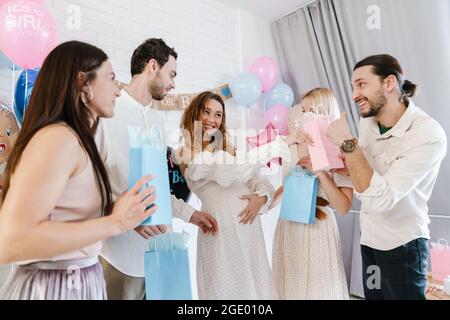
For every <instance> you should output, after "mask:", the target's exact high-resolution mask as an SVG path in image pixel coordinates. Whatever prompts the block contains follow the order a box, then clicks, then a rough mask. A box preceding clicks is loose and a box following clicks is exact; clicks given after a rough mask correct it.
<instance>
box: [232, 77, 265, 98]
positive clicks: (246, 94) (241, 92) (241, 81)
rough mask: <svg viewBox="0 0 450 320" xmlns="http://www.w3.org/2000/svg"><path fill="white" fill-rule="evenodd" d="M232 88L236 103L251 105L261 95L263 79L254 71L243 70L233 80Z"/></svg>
mask: <svg viewBox="0 0 450 320" xmlns="http://www.w3.org/2000/svg"><path fill="white" fill-rule="evenodd" d="M230 90H231V93H232V94H233V99H234V101H236V103H238V104H240V105H243V106H247V107H249V106H251V105H252V104H254V103H255V102H256V101H258V98H259V96H260V95H261V91H262V85H261V80H259V78H258V77H257V76H256V75H255V74H253V73H248V72H242V73H239V74H238V75H237V76H235V77H234V78H233V79H232V80H231V82H230Z"/></svg>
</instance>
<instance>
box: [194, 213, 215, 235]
mask: <svg viewBox="0 0 450 320" xmlns="http://www.w3.org/2000/svg"><path fill="white" fill-rule="evenodd" d="M189 223H192V224H194V225H196V226H197V227H199V228H200V229H202V231H203V233H212V235H215V234H216V233H217V231H218V230H219V226H218V224H217V221H216V219H214V217H213V216H212V215H210V214H209V213H207V212H203V211H195V212H194V213H193V214H192V216H191V220H189Z"/></svg>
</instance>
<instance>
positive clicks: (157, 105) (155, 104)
mask: <svg viewBox="0 0 450 320" xmlns="http://www.w3.org/2000/svg"><path fill="white" fill-rule="evenodd" d="M121 86H122V88H126V84H124V83H122V84H121ZM209 91H211V92H214V93H215V94H217V95H219V96H220V97H221V98H222V99H223V100H224V101H226V100H228V99H230V98H231V91H230V87H229V86H228V84H224V85H221V86H219V87H217V88H214V89H211V90H209ZM197 95H198V93H185V94H168V95H167V96H166V97H165V98H164V99H163V100H161V101H156V100H152V102H151V103H150V107H151V108H152V109H156V110H185V109H186V108H187V107H188V106H189V104H190V103H191V101H192V99H194V98H195V97H196V96H197Z"/></svg>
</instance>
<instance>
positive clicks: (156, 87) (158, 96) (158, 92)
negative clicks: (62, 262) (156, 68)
mask: <svg viewBox="0 0 450 320" xmlns="http://www.w3.org/2000/svg"><path fill="white" fill-rule="evenodd" d="M150 94H151V95H152V98H153V99H155V100H157V101H161V100H163V99H164V98H165V96H166V93H165V87H164V84H163V81H162V80H161V76H160V74H159V72H158V74H157V76H156V78H155V81H153V82H152V83H151V84H150Z"/></svg>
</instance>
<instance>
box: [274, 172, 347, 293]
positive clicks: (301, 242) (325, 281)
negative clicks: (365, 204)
mask: <svg viewBox="0 0 450 320" xmlns="http://www.w3.org/2000/svg"><path fill="white" fill-rule="evenodd" d="M333 179H334V181H335V183H336V185H337V186H338V187H352V184H351V180H350V178H348V177H345V176H342V175H340V174H333ZM299 196H301V195H299ZM318 196H319V197H322V198H324V199H327V196H326V194H325V192H324V190H323V189H322V188H321V187H320V185H319V194H318ZM319 208H320V209H321V211H323V212H324V213H325V214H326V215H327V216H328V217H327V218H326V219H325V220H318V219H316V220H315V222H314V223H313V224H310V225H307V224H302V223H297V222H293V221H286V220H281V219H279V220H278V223H277V227H276V230H275V236H274V242H273V254H272V262H273V272H274V276H275V281H276V285H277V289H278V295H279V297H280V299H287V300H348V299H349V295H348V287H347V281H346V278H345V270H344V262H343V260H342V251H341V240H340V237H339V230H338V227H337V223H336V217H335V216H334V212H333V210H332V209H331V208H330V207H319Z"/></svg>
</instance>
